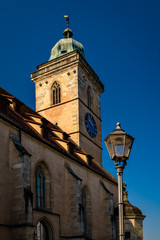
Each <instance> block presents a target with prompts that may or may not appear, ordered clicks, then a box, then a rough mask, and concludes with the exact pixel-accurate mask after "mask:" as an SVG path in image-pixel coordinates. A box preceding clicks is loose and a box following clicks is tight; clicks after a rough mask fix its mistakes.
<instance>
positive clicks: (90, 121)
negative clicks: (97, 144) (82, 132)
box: [84, 113, 97, 138]
mask: <svg viewBox="0 0 160 240" xmlns="http://www.w3.org/2000/svg"><path fill="white" fill-rule="evenodd" d="M84 122H85V126H86V130H87V132H88V134H89V135H90V136H91V138H95V137H96V135H97V125H96V122H95V120H94V118H93V116H92V115H91V114H90V113H86V115H85V117H84Z"/></svg>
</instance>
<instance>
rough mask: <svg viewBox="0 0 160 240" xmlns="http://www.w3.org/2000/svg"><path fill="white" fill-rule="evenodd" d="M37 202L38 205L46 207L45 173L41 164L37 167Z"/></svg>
mask: <svg viewBox="0 0 160 240" xmlns="http://www.w3.org/2000/svg"><path fill="white" fill-rule="evenodd" d="M35 203H36V207H39V208H45V175H44V171H43V169H42V168H41V166H37V167H36V169H35Z"/></svg>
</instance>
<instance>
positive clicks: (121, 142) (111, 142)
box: [104, 123, 134, 240]
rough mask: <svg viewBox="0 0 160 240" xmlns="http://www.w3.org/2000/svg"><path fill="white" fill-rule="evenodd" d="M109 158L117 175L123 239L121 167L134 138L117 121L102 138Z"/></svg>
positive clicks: (120, 235) (120, 224) (121, 236)
mask: <svg viewBox="0 0 160 240" xmlns="http://www.w3.org/2000/svg"><path fill="white" fill-rule="evenodd" d="M104 141H105V143H106V146H107V149H108V152H109V155H110V158H111V159H112V160H114V162H115V168H116V169H117V176H118V207H119V240H124V218H123V186H122V184H123V169H124V168H125V166H126V165H127V163H126V160H127V159H128V158H129V154H130V151H131V148H132V144H133V141H134V138H133V137H131V136H130V135H128V134H127V133H126V132H125V131H124V130H122V129H121V125H120V123H117V127H116V129H115V130H114V131H113V132H112V133H110V134H109V135H108V136H107V137H106V138H105V139H104Z"/></svg>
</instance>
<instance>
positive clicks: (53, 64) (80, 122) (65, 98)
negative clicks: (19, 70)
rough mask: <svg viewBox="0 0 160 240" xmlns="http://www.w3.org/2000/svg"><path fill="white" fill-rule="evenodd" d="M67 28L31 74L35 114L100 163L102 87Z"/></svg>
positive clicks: (78, 44)
mask: <svg viewBox="0 0 160 240" xmlns="http://www.w3.org/2000/svg"><path fill="white" fill-rule="evenodd" d="M68 24H69V19H68V18H67V28H66V29H65V30H64V32H63V37H64V38H63V39H61V40H59V41H58V42H57V44H56V45H55V46H54V47H53V48H52V50H51V55H50V58H49V61H48V62H46V63H44V64H41V65H39V66H38V67H37V68H38V70H37V71H35V72H33V73H31V79H32V81H33V82H34V83H35V85H36V111H37V112H38V113H39V114H41V115H42V116H44V117H45V118H46V119H47V120H49V121H50V122H52V123H54V124H57V125H58V126H59V127H60V128H62V129H63V130H64V131H66V132H67V134H69V135H70V138H71V139H72V140H73V141H74V142H75V143H76V144H77V145H78V146H80V147H81V149H83V150H84V151H86V152H87V153H88V154H90V155H92V156H93V157H94V159H95V160H96V161H97V162H98V163H100V164H102V148H101V112H100V94H101V93H103V91H104V86H103V84H102V83H101V81H100V80H99V78H98V76H97V75H96V73H95V72H94V71H93V69H92V68H91V67H90V66H89V64H88V63H87V61H86V60H85V58H84V48H83V46H82V44H81V43H79V42H77V41H75V40H74V39H73V38H72V36H73V33H72V31H71V29H69V26H68Z"/></svg>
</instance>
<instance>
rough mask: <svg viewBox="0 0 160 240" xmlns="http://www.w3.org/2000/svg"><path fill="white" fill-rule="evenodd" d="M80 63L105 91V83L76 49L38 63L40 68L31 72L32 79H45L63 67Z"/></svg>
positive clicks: (34, 80)
mask: <svg viewBox="0 0 160 240" xmlns="http://www.w3.org/2000/svg"><path fill="white" fill-rule="evenodd" d="M78 64H80V65H81V67H82V68H83V69H85V70H86V71H87V72H88V74H90V75H91V76H92V78H93V79H94V81H95V82H96V83H97V84H98V86H99V87H100V89H101V92H103V91H104V85H103V83H102V82H101V81H100V80H99V77H98V76H97V74H96V73H95V72H94V70H93V69H92V68H91V67H90V65H89V64H88V63H87V61H86V60H85V59H84V58H83V57H82V56H81V54H80V53H79V52H78V51H76V50H75V51H73V52H70V53H68V54H66V55H64V56H61V57H59V58H56V59H53V60H51V61H48V62H46V63H43V64H41V65H38V66H37V68H38V70H37V71H35V72H32V73H31V80H32V81H33V82H36V81H37V80H38V79H39V80H40V79H43V78H44V77H46V76H48V75H50V74H53V73H54V72H57V71H62V70H63V69H66V68H68V67H70V66H73V65H76V66H78Z"/></svg>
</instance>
